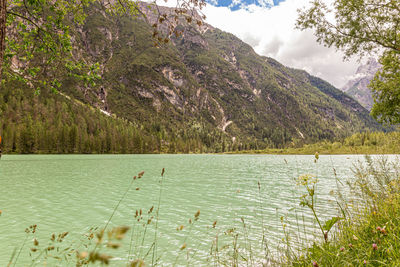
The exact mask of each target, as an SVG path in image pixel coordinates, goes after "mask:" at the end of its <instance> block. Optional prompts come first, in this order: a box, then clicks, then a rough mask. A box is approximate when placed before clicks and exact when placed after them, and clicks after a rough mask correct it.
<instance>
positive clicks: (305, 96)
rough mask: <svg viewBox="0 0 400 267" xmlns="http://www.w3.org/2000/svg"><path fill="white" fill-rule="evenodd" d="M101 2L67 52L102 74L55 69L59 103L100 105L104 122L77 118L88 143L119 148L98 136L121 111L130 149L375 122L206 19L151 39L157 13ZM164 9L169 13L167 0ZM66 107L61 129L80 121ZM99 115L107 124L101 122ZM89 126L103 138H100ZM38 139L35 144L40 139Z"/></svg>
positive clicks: (342, 131) (207, 145)
mask: <svg viewBox="0 0 400 267" xmlns="http://www.w3.org/2000/svg"><path fill="white" fill-rule="evenodd" d="M101 10H102V9H101V7H99V6H92V7H91V8H90V9H88V13H89V16H88V18H87V20H86V23H85V24H84V25H79V26H77V25H74V28H72V27H71V30H72V31H73V33H74V39H75V40H76V43H77V45H76V47H74V56H75V57H76V58H80V59H82V60H85V61H86V62H92V63H95V62H97V63H99V67H100V75H101V79H99V80H98V81H97V84H96V86H93V87H88V86H84V85H82V83H80V82H79V80H77V79H76V78H75V76H74V75H68V74H70V73H69V70H63V69H60V73H58V75H59V77H60V79H62V86H61V88H60V95H58V96H57V101H59V102H60V101H63V99H64V101H66V102H68V103H67V104H62V103H61V102H60V104H59V105H61V106H63V105H64V106H65V108H64V109H65V110H71V109H72V107H75V106H76V105H80V106H82V108H79V110H80V111H79V112H81V113H84V112H85V111H84V110H86V112H89V111H88V110H90V109H92V107H95V108H96V109H98V110H101V111H102V113H104V114H100V115H101V116H103V119H102V120H104V122H103V123H101V124H100V123H98V124H94V125H92V124H93V123H91V118H92V117H91V116H92V115H90V116H89V115H87V116H86V117H87V118H86V119H85V120H84V121H86V122H85V123H84V124H85V125H86V124H88V125H90V126H87V127H86V126H82V127H80V128H79V129H80V130H82V131H83V132H88V131H89V128H90V129H91V131H92V132H93V137H92V139H93V140H92V141H91V142H92V143H93V147H95V148H96V149H95V150H93V151H96V152H112V153H114V152H115V153H119V152H120V151H121V148H119V149H114V150H112V149H111V150H109V149H108V148H109V146H105V144H103V143H104V142H106V141H107V136H109V138H112V137H113V136H114V135H115V134H116V132H118V130H117V131H116V130H115V129H114V128H113V127H112V125H113V123H114V122H113V121H115V120H121V121H122V122H120V123H122V124H123V125H122V126H119V127H122V128H124V129H125V130H124V132H125V133H126V134H125V135H124V136H125V137H121V138H122V139H124V140H125V139H128V142H130V144H131V146H130V147H132V149H130V150H128V151H126V152H130V153H131V152H132V151H133V152H135V153H143V152H190V151H195V152H221V151H227V150H242V149H262V148H265V147H285V146H293V145H294V146H297V145H302V144H304V143H310V142H315V141H318V140H323V139H334V138H341V137H344V136H347V135H349V134H352V133H355V132H359V131H363V130H377V129H381V128H380V126H379V125H378V124H377V123H376V122H375V121H374V120H373V119H372V118H371V117H370V116H369V114H368V111H367V110H366V109H365V108H363V107H362V106H361V105H359V104H358V103H357V102H356V101H354V100H353V99H352V98H350V97H349V96H347V95H346V94H344V93H343V92H341V91H340V90H338V89H336V88H334V87H333V86H332V85H330V84H329V83H327V82H325V81H323V80H321V79H319V78H317V77H313V76H311V75H309V74H308V73H306V72H305V71H302V70H296V69H292V68H288V67H285V66H284V65H282V64H280V63H279V62H277V61H276V60H274V59H271V58H267V57H263V56H259V55H258V54H256V53H255V52H254V50H253V49H252V48H251V47H250V46H249V45H248V44H246V43H244V42H242V41H241V40H240V39H238V38H237V37H235V36H234V35H232V34H229V33H226V32H223V31H221V30H219V29H216V28H214V27H212V26H211V25H208V24H201V25H198V24H196V23H190V24H189V23H187V22H185V21H184V20H181V21H180V24H179V25H178V27H177V29H178V31H179V32H180V33H181V34H178V35H177V36H175V35H174V36H172V37H171V40H170V41H169V42H168V43H166V44H165V45H163V46H162V47H161V48H157V47H155V46H154V45H153V44H154V39H152V32H153V28H152V26H151V25H153V24H154V22H155V21H156V20H157V19H158V17H157V16H156V15H155V14H154V13H152V12H150V11H148V10H146V9H145V12H147V15H148V20H147V21H146V20H144V19H140V18H132V17H127V16H120V17H113V16H111V15H109V14H107V13H104V12H102V11H101ZM161 11H162V12H165V13H167V14H169V15H171V16H172V10H171V9H168V8H161ZM165 30H167V29H166V28H162V29H161V31H165ZM39 62H40V61H39ZM7 86H8V88H9V89H10V90H9V91H10V94H11V95H12V94H13V92H14V91H18V90H16V89H20V87H21V86H20V85H18V84H17V83H11V82H10V83H8V84H7ZM21 90H22V89H21ZM8 98H10V97H8ZM51 98H52V96H51V94H47V95H46V98H44V99H42V100H41V99H40V98H39V99H37V100H35V101H38V102H40V101H45V102H46V103H47V102H51V101H54V100H51ZM33 102H34V101H33ZM28 103H29V101H26V105H28ZM43 109H45V105H44V107H43ZM26 110H29V108H27V109H23V108H22V109H21V112H25V111H26ZM54 110H58V112H56V115H57V116H60V114H59V110H60V109H52V111H49V112H48V113H50V114H51V112H55V111H54ZM68 114H70V116H71V119H69V118H68V116H66V117H65V118H64V116H61V118H59V119H58V120H59V123H60V124H59V125H63V124H64V125H66V126H68V129H66V130H65V133H67V132H69V131H71V129H72V128H74V125H76V124H79V123H80V122H79V121H82V120H78V119H76V118H74V115H73V114H74V112H72V113H68ZM88 114H91V113H90V112H89V113H88ZM96 114H97V113H96ZM100 115H98V114H97V115H95V117H98V116H100ZM93 116H94V115H93ZM32 119H33V120H35V117H34V116H32ZM36 119H37V120H42V121H43V120H45V119H46V118H43V117H40V116H39V117H37V118H36ZM107 120H110V121H111V122H107ZM13 123H14V124H17V123H18V119H15V120H14V121H13ZM27 123H28V122H27ZM29 123H30V125H33V126H32V127H34V125H36V124H35V121H33V122H32V123H31V122H29ZM50 123H51V122H48V124H50ZM115 123H116V122H115ZM124 123H125V124H124ZM96 125H97V126H96ZM102 125H111V126H107V127H108V128H107V129H108V130H107V129H102V127H103V126H102ZM3 127H4V125H3ZM43 127H45V126H43ZM93 127H94V128H93ZM96 127H98V129H97V130H96ZM110 127H111V128H110ZM23 128H24V127H23V126H21V129H20V128H18V127H17V126H16V129H20V130H21V131H22V130H23ZM56 130H57V127H55V129H54V131H56ZM16 131H18V130H16ZM38 131H39V130H35V129H33V130H32V132H38ZM60 134H61V133H60ZM60 134H59V135H60ZM59 135H54V136H55V137H54V138H57V136H59ZM37 136H39V137H38V138H40V135H39V134H37ZM68 136H69V135H68ZM96 136H101V138H103V139H101V140H103V141H102V142H97V141H96ZM14 138H16V139H18V135H17V137H14ZM49 138H50V137H49ZM5 139H7V138H5ZM89 139H90V138H89ZM113 140H114V139H113ZM117 140H119V139H115V140H114V141H113V142H114V143H118V141H117ZM49 142H50V141H49ZM66 142H67V141H66ZM96 142H97V143H96ZM107 142H109V141H107ZM124 142H127V141H124ZM138 143H139V145H138ZM114 146H117V144H114ZM139 146H140V148H138V147H139ZM103 147H106V148H107V149H103ZM10 149H14V148H13V146H12V145H11V148H10ZM36 149H37V151H40V150H41V149H40V146H39V145H38V146H37V147H36ZM71 150H72V151H80V149H77V148H76V147H75V148H72V149H71ZM12 151H17V150H16V149H15V150H12Z"/></svg>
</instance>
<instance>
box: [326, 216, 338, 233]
mask: <svg viewBox="0 0 400 267" xmlns="http://www.w3.org/2000/svg"><path fill="white" fill-rule="evenodd" d="M341 219H342V218H341V217H332V219H330V220H328V221H326V222H325V224H324V226H323V228H324V230H325V231H328V232H329V231H330V230H331V229H332V227H333V226H334V225H335V223H337V222H338V221H340V220H341Z"/></svg>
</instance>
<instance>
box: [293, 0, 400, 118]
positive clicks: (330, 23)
mask: <svg viewBox="0 0 400 267" xmlns="http://www.w3.org/2000/svg"><path fill="white" fill-rule="evenodd" d="M399 25H400V2H399V1H398V0H380V1H376V0H335V1H334V3H333V5H332V6H328V5H327V4H325V3H324V2H323V1H322V0H314V1H313V2H312V5H311V7H310V8H308V9H303V10H299V17H298V19H297V24H296V26H297V28H298V29H301V30H306V29H313V30H314V35H315V36H316V38H317V41H318V42H319V43H321V44H323V45H325V46H327V47H335V48H336V49H338V50H341V51H343V52H344V54H345V58H349V57H351V56H354V55H358V56H360V57H363V56H366V55H368V54H371V53H375V54H379V56H380V60H379V62H380V64H381V65H382V69H381V70H380V71H379V72H378V73H377V74H376V75H375V78H374V80H373V82H371V84H370V89H371V90H372V92H373V96H374V102H375V104H374V106H373V109H372V112H371V114H372V115H373V116H374V117H375V118H376V119H378V120H379V121H380V122H384V123H388V124H395V123H400V86H399V85H400V75H399V72H400V65H399V62H400V32H399Z"/></svg>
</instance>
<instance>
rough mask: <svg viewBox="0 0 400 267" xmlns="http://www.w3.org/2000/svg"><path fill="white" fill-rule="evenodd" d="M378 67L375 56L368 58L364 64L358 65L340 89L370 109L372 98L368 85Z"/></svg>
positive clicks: (372, 102)
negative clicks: (351, 76)
mask: <svg viewBox="0 0 400 267" xmlns="http://www.w3.org/2000/svg"><path fill="white" fill-rule="evenodd" d="M379 68H380V64H379V63H378V62H377V61H376V59H375V58H370V59H368V61H367V62H366V63H365V64H363V65H361V66H360V67H358V69H357V71H356V73H355V75H354V76H353V78H352V79H351V80H350V81H348V82H347V84H346V85H345V86H344V87H343V88H342V91H344V92H346V93H347V94H349V95H350V96H352V97H353V98H354V99H356V100H357V101H358V102H360V104H361V105H363V106H364V107H365V108H366V109H368V110H371V108H372V105H373V104H374V100H373V99H372V94H371V90H370V89H369V88H368V85H369V83H370V81H371V80H372V79H373V78H374V75H375V73H376V72H377V71H378V70H379Z"/></svg>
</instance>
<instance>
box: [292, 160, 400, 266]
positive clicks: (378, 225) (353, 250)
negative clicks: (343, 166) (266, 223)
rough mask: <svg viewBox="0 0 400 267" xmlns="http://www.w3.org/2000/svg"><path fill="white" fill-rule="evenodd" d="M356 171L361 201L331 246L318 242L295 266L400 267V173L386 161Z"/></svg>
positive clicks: (341, 224)
mask: <svg viewBox="0 0 400 267" xmlns="http://www.w3.org/2000/svg"><path fill="white" fill-rule="evenodd" d="M366 159H367V163H366V164H365V165H359V166H358V167H356V168H355V173H356V180H355V181H353V182H352V183H351V184H349V186H350V188H351V189H352V191H353V193H354V194H355V195H356V196H357V197H358V198H357V201H356V202H354V203H353V207H352V208H351V209H350V210H347V211H346V212H343V216H344V218H343V220H341V221H340V222H339V223H338V224H337V229H336V232H335V234H334V236H333V238H332V239H331V240H329V241H328V242H323V241H314V244H313V245H312V246H311V247H310V248H307V249H305V250H304V251H305V252H304V253H303V254H301V255H294V257H293V258H292V259H290V261H289V262H290V265H292V266H311V265H312V266H399V265H400V253H399V236H400V176H399V175H400V173H399V170H400V169H399V165H398V163H397V162H396V163H390V162H388V161H387V159H385V158H381V159H380V160H378V161H373V160H372V159H371V158H369V157H367V158H366Z"/></svg>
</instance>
